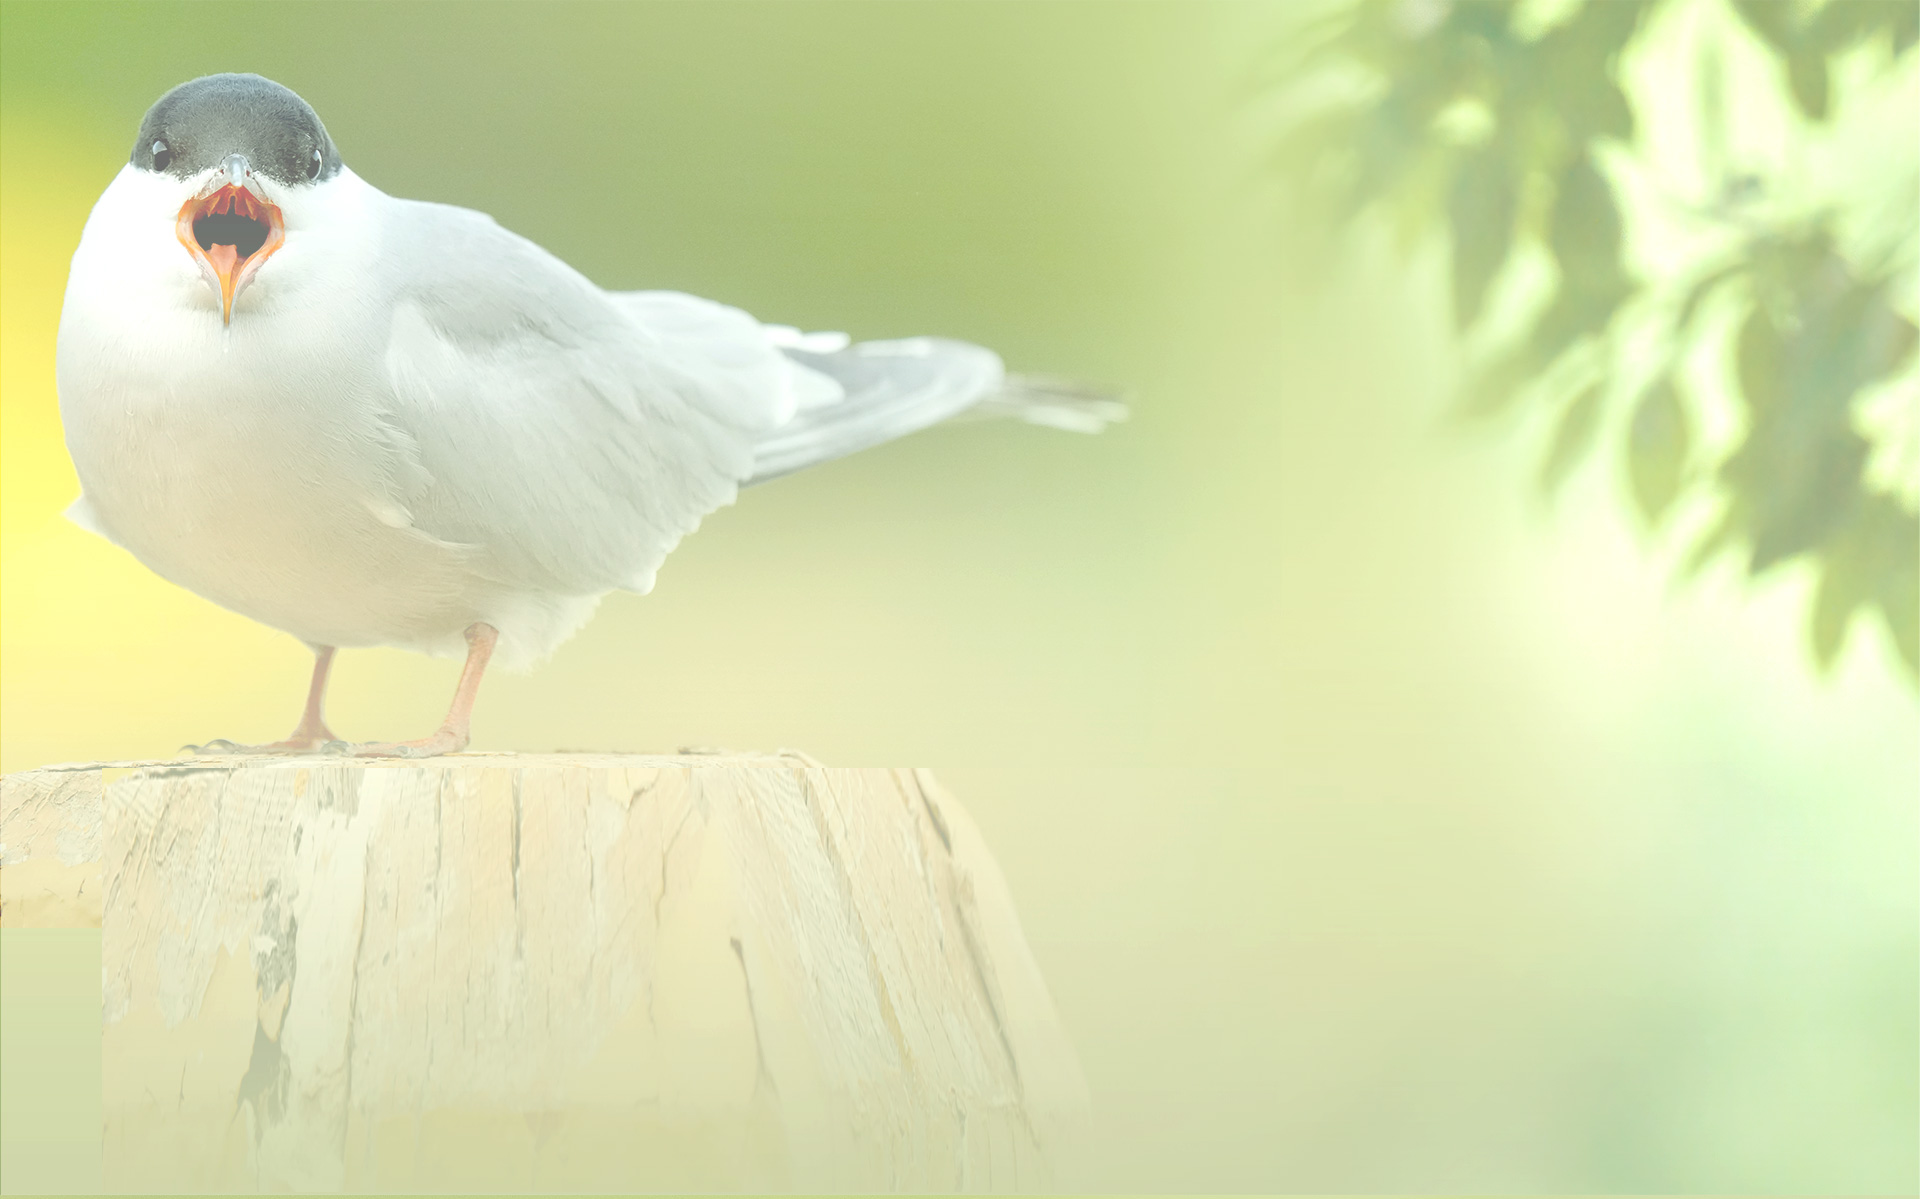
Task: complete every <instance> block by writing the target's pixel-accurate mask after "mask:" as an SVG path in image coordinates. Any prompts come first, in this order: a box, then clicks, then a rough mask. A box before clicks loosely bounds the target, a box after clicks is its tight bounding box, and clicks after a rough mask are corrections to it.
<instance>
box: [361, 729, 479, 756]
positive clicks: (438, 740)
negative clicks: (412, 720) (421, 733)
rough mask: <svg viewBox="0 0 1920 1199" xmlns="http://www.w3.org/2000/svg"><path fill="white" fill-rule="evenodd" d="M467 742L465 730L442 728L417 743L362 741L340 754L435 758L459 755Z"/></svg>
mask: <svg viewBox="0 0 1920 1199" xmlns="http://www.w3.org/2000/svg"><path fill="white" fill-rule="evenodd" d="M467 740H468V737H467V730H465V729H450V728H444V727H443V728H442V729H441V730H440V731H439V732H437V733H435V734H434V735H433V736H431V737H422V738H420V739H419V740H418V741H363V742H361V743H360V744H358V745H349V746H346V747H345V749H344V750H343V751H342V752H345V753H347V754H349V755H351V756H353V757H356V758H437V757H439V756H440V755H441V754H454V753H459V752H460V751H461V750H463V749H465V748H466V747H467Z"/></svg>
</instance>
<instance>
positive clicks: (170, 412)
mask: <svg viewBox="0 0 1920 1199" xmlns="http://www.w3.org/2000/svg"><path fill="white" fill-rule="evenodd" d="M177 187H178V185H177V182H175V181H172V180H169V179H167V178H166V177H164V176H156V175H154V174H152V173H150V172H143V171H139V170H136V169H134V168H131V167H129V168H126V169H125V170H123V171H122V173H121V175H120V177H119V178H117V179H116V180H115V182H114V184H113V185H112V186H111V187H109V188H108V189H107V192H106V194H105V195H103V196H102V197H101V199H100V202H99V204H98V205H96V207H95V209H94V212H93V214H92V216H91V217H90V219H89V220H88V223H87V227H86V230H85V232H84V233H83V235H82V237H81V242H80V247H79V249H78V251H77V252H76V253H75V255H74V259H73V267H72V272H71V274H70V276H69V279H68V285H67V296H66V303H65V307H64V309H63V311H62V314H61V322H60V339H59V350H58V380H59V390H60V408H61V416H62V419H63V421H64V422H65V426H66V435H67V444H68V448H69V451H70V452H71V454H72V456H73V461H74V465H75V467H76V469H77V470H78V472H79V475H80V481H81V485H82V487H83V489H84V492H85V500H84V502H85V503H86V504H87V506H88V507H89V509H90V510H91V515H92V518H93V520H94V521H95V522H96V523H97V524H98V525H99V526H100V528H101V529H102V530H103V531H104V532H106V533H107V534H108V535H109V536H111V537H112V538H113V539H114V540H115V541H117V542H119V543H120V544H121V545H123V546H125V547H126V548H127V549H128V550H130V551H132V552H133V553H134V554H135V555H136V556H137V557H139V558H140V559H141V560H142V561H143V562H145V563H146V564H147V565H148V566H150V567H151V568H153V569H154V570H155V571H156V572H158V573H159V574H161V575H163V576H165V577H166V578H168V579H171V580H173V581H174V582H176V583H179V584H181V585H182V586H185V587H188V588H190V589H192V590H194V591H197V592H199V593H200V594H202V595H204V596H206V597H207V598H209V599H212V600H214V601H215V602H217V603H220V604H222V605H224V606H226V607H229V608H232V609H234V610H236V611H238V612H241V613H243V614H245V615H248V616H251V617H253V618H254V619H257V620H260V621H262V622H264V623H267V624H271V625H274V626H275V627H278V628H282V629H285V630H287V631H289V632H291V633H294V634H295V635H296V636H299V637H302V638H304V639H306V640H308V641H312V642H315V643H320V644H333V645H360V644H374V643H394V644H403V645H413V646H416V647H419V648H427V649H434V648H443V647H446V646H447V645H449V644H457V641H458V631H459V629H460V628H461V627H463V626H464V622H467V621H471V620H473V619H478V618H479V616H478V615H477V614H476V610H475V604H476V599H475V596H474V594H473V593H474V591H475V589H476V584H477V582H478V580H476V578H475V576H474V574H473V571H472V569H471V567H472V557H473V556H472V555H471V554H470V553H468V552H467V551H465V550H463V549H462V547H459V546H454V545H449V544H447V543H444V542H439V541H436V540H435V539H433V538H431V537H428V536H426V535H425V534H423V533H420V532H418V531H417V530H414V529H412V528H410V527H408V524H407V521H406V517H405V513H404V511H401V510H398V509H396V507H395V505H394V504H393V502H392V499H391V496H392V486H391V484H392V480H391V479H390V478H389V477H387V472H388V471H390V470H392V469H397V468H398V467H399V465H400V458H399V456H397V455H396V452H395V447H394V446H393V445H392V444H391V438H392V436H393V432H392V430H391V429H388V428H386V427H384V426H383V423H382V421H381V419H380V407H379V395H380V394H381V380H380V379H379V377H378V376H377V374H376V372H377V371H378V370H379V369H380V364H381V361H382V353H381V350H382V347H383V346H384V344H385V338H386V333H387V325H388V323H389V322H390V320H391V305H390V304H389V303H386V302H384V301H385V297H384V296H383V295H382V294H381V292H380V290H379V288H378V287H377V286H376V285H375V284H374V282H373V280H374V278H375V277H376V273H375V272H373V271H371V270H370V269H369V266H370V263H369V261H368V258H369V255H370V253H373V252H377V248H378V241H377V238H375V237H373V236H372V235H371V231H370V230H368V229H367V227H366V220H367V213H368V211H369V208H370V206H371V205H372V204H374V203H377V201H378V200H379V199H380V197H379V195H378V193H377V192H373V191H372V189H370V188H367V187H366V185H365V184H363V183H361V182H360V181H359V180H358V179H357V178H355V177H353V176H352V175H351V173H350V172H342V174H341V175H340V176H338V177H336V178H335V179H334V180H331V181H329V182H328V183H326V184H322V185H319V186H317V187H312V188H307V189H303V190H304V192H305V193H306V194H304V195H302V196H299V197H289V198H288V200H287V202H286V203H285V204H284V205H283V208H284V210H285V212H286V218H287V225H288V236H287V241H286V245H285V246H284V248H282V249H281V250H280V251H279V252H278V253H277V254H275V255H274V257H273V258H271V259H270V260H268V262H267V263H266V264H265V265H264V266H263V267H262V268H261V270H260V272H259V274H258V276H257V278H256V279H255V281H254V284H253V285H252V287H251V288H249V289H248V290H247V291H246V292H245V293H243V294H242V295H241V296H240V297H239V299H238V301H237V302H236V304H235V306H234V313H233V321H232V323H231V324H230V325H223V324H222V322H221V314H220V303H219V298H218V296H217V295H215V294H214V293H213V291H212V289H211V288H209V287H208V285H207V284H206V283H205V282H204V281H203V279H202V278H201V276H200V274H199V271H198V269H197V268H196V266H195V265H194V263H193V262H192V260H191V258H190V257H189V256H188V254H187V252H186V250H185V249H184V247H182V246H181V245H180V244H179V242H178V240H177V238H176V237H175V236H174V231H173V229H172V227H171V217H170V215H169V213H168V198H169V195H170V194H171V193H170V190H169V189H177ZM174 210H175V211H177V202H176V203H175V204H174ZM449 639H451V641H449Z"/></svg>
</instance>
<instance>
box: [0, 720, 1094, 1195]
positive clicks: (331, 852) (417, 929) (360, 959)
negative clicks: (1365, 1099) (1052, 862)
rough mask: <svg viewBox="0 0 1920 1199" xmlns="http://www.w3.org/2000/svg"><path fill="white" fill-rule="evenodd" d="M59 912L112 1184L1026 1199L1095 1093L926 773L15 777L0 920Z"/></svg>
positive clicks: (990, 870)
mask: <svg viewBox="0 0 1920 1199" xmlns="http://www.w3.org/2000/svg"><path fill="white" fill-rule="evenodd" d="M90 905H91V906H90ZM88 919H97V920H98V922H99V925H100V930H101V967H102V985H103V987H104V996H103V997H104V1014H105V1027H104V1029H103V1037H104V1044H103V1051H102V1052H103V1069H102V1075H103V1077H102V1088H103V1094H102V1099H103V1111H104V1122H105V1128H104V1134H103V1135H104V1142H103V1183H104V1185H105V1186H106V1187H108V1188H109V1189H123V1188H124V1189H137V1190H175V1191H210V1190H249V1191H253V1190H283V1189H296V1190H338V1189H350V1190H413V1189H433V1190H541V1191H545V1190H632V1189H647V1190H661V1189H669V1190H707V1189H721V1188H724V1189H746V1190H773V1189H788V1188H800V1189H809V1190H826V1189H833V1190H890V1189H914V1190H970V1189H1012V1188H1018V1189H1036V1188H1044V1187H1046V1186H1048V1185H1049V1184H1050V1183H1052V1182H1053V1181H1054V1179H1053V1178H1052V1176H1051V1175H1050V1173H1049V1171H1048V1159H1049V1156H1050V1155H1051V1154H1052V1153H1053V1152H1054V1151H1055V1150H1057V1148H1058V1147H1059V1144H1060V1142H1061V1140H1062V1138H1063V1137H1066V1136H1068V1135H1069V1133H1070V1131H1071V1130H1072V1129H1073V1128H1074V1127H1075V1126H1076V1125H1077V1124H1078V1122H1079V1120H1080V1119H1081V1116H1082V1113H1083V1112H1084V1108H1085V1103H1086V1099H1085V1086H1084V1083H1083V1082H1082V1080H1081V1076H1080V1073H1079V1069H1078V1066H1077V1064H1076V1063H1075V1060H1074V1056H1073V1052H1072V1049H1071V1047H1070V1046H1069V1045H1068V1043H1067V1040H1066V1037H1065V1035H1064V1034H1063V1032H1062V1031H1061V1028H1060V1025H1059V1022H1058V1020H1057V1018H1056V1017H1055V1014H1054V1011H1053V1007H1052V1004H1051V1001H1050V1000H1049V999H1048V996H1047V992H1046V987H1045V985H1044V983H1043V982H1042V980H1041V978H1040V975H1039V972H1038V970H1037V969H1036V967H1035V965H1034V962H1033V959H1032V957H1031V955H1030V954H1029V952H1028V950H1027V947H1026V943H1025V941H1024V939H1023V937H1022V936H1021V933H1020V928H1019V924H1018V921H1017V919H1016V917H1015V914H1014V909H1013V905H1012V903H1011V901H1010V900H1009V898H1008V895H1007V891H1006V887H1005V884H1004V882H1003V881H1002V879H1001V877H1000V874H999V871H998V869H997V868H996V867H995V865H994V863H993V860H992V858H991V857H990V856H989V855H988V853H987V851H986V848H985V846H984V845H983V844H982V843H981V840H980V837H979V834H978V833H977V832H976V831H975V829H974V826H973V824H972V822H971V821H970V820H969V819H968V817H967V815H966V813H965V812H964V811H963V810H962V809H961V807H960V806H959V804H958V803H956V802H955V801H954V800H953V798H952V797H951V796H949V795H947V794H946V793H945V792H944V791H942V790H941V789H940V787H939V786H938V784H936V783H935V782H934V780H933V779H932V777H931V776H930V775H929V774H928V773H927V772H925V771H917V770H830V769H825V768H823V767H820V766H819V765H817V764H815V763H812V762H810V761H807V760H805V759H803V758H799V757H797V756H792V755H787V756H742V755H712V756H708V755H683V756H678V757H637V756H622V755H587V754H568V755H511V754H460V755H454V756H450V757H446V758H438V759H432V760H428V761H422V762H392V761H364V760H342V759H331V758H319V757H307V758H208V759H189V760H180V761H171V762H159V763H139V764H130V765H116V766H102V765H87V766H67V767H53V768H48V769H45V770H36V771H28V772H24V773H21V774H15V775H10V776H8V777H7V778H6V780H5V787H4V794H3V795H0V921H4V922H5V923H6V924H7V925H9V926H16V925H19V924H22V923H36V922H37V923H62V922H73V921H80V922H85V921H87V920H88Z"/></svg>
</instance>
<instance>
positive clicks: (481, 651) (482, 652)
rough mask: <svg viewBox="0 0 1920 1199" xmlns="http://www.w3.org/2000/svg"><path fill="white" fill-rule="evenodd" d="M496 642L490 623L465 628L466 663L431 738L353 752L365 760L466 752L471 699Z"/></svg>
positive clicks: (373, 745) (369, 745)
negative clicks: (449, 704) (449, 706)
mask: <svg viewBox="0 0 1920 1199" xmlns="http://www.w3.org/2000/svg"><path fill="white" fill-rule="evenodd" d="M499 640H500V630H498V629H496V628H494V627H493V626H492V625H490V624H480V623H476V624H474V625H472V626H470V627H469V628H468V629H467V664H466V666H465V667H464V668H463V669H462V670H461V671H460V683H459V685H458V686H457V687H455V688H454V689H453V706H452V707H451V708H448V709H447V718H446V719H445V720H443V721H441V722H440V730H439V731H438V732H436V733H434V735H433V736H431V737H422V738H421V739H420V740H418V741H372V742H368V743H366V744H364V745H356V746H354V747H353V753H354V754H355V755H356V756H358V757H365V758H431V757H434V756H435V755H437V754H451V753H458V752H459V751H460V750H463V749H465V748H466V747H467V740H468V738H467V726H468V723H469V722H470V721H471V720H472V718H473V699H474V696H476V695H478V694H479V693H480V676H481V675H482V674H484V673H486V669H487V659H488V658H491V657H492V656H493V646H494V643H495V642H497V641H499Z"/></svg>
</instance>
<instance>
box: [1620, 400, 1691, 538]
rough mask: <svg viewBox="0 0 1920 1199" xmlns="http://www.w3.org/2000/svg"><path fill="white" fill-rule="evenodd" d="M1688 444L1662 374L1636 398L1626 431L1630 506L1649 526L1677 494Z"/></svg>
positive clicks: (1679, 413) (1683, 416) (1676, 402)
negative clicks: (1631, 501) (1635, 404)
mask: <svg viewBox="0 0 1920 1199" xmlns="http://www.w3.org/2000/svg"><path fill="white" fill-rule="evenodd" d="M1691 441H1692V436H1691V433H1690V431H1689V430H1688V427H1687V414H1686V411H1685V409H1683V408H1682V407H1681V406H1680V397H1679V395H1678V394H1677V393H1676V392H1675V391H1674V387H1673V380H1672V379H1671V378H1670V377H1669V376H1666V375H1662V376H1661V377H1660V379H1659V380H1658V381H1657V382H1655V383H1654V384H1653V386H1651V387H1649V388H1648V389H1647V390H1646V393H1645V394H1643V395H1642V396H1641V397H1640V403H1639V404H1638V405H1637V406H1636V407H1635V408H1634V411H1633V421H1632V424H1631V425H1630V426H1629V427H1628V430H1627V478H1628V481H1629V482H1630V483H1631V485H1632V489H1633V502H1634V505H1635V506H1636V507H1637V508H1639V510H1640V515H1641V516H1642V517H1643V518H1645V520H1646V522H1647V524H1648V525H1649V526H1652V525H1656V524H1658V523H1659V522H1660V518H1661V517H1662V516H1664V515H1665V514H1666V511H1667V509H1668V508H1670V507H1672V505H1673V501H1674V499H1675V498H1677V497H1678V496H1679V494H1680V483H1681V479H1682V478H1683V477H1684V475H1685V473H1686V467H1687V454H1688V452H1689V450H1690V448H1691Z"/></svg>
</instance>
